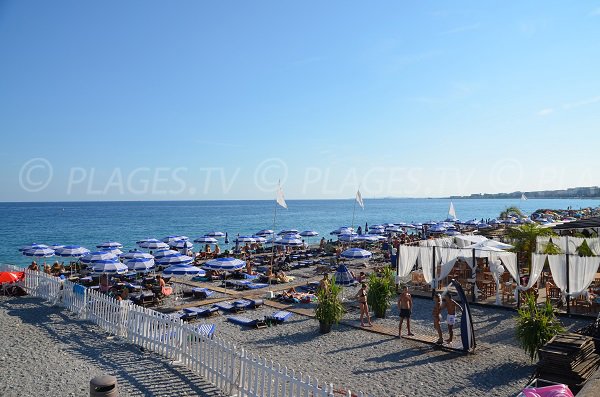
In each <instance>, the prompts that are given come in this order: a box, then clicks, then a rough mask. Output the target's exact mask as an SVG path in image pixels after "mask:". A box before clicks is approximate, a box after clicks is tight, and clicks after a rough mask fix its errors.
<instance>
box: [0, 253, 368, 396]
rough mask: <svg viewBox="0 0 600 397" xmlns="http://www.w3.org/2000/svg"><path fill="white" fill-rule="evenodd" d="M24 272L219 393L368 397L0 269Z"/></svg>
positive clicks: (96, 296) (148, 316) (36, 292)
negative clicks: (182, 368) (208, 383)
mask: <svg viewBox="0 0 600 397" xmlns="http://www.w3.org/2000/svg"><path fill="white" fill-rule="evenodd" d="M15 270H16V271H25V280H24V282H23V283H22V286H23V287H24V288H25V289H26V290H27V292H28V293H29V294H30V295H32V296H35V297H39V298H42V299H45V300H47V301H49V302H51V303H52V304H54V305H59V306H61V307H64V308H66V309H67V310H69V311H71V312H73V313H75V314H77V315H78V316H79V318H81V319H84V320H88V321H91V322H93V323H95V324H97V325H98V326H99V327H100V328H102V329H103V330H105V331H106V332H109V333H111V334H113V335H116V336H119V337H122V338H125V339H127V341H129V342H130V343H133V344H135V345H138V346H141V347H143V348H145V349H146V350H149V351H152V352H155V353H157V354H159V355H161V356H163V357H165V358H167V359H170V360H173V361H174V362H178V363H180V364H181V365H184V366H185V367H187V368H188V369H190V370H192V371H194V372H196V373H198V374H199V375H200V376H202V377H203V378H204V379H206V380H207V381H209V382H210V383H212V384H213V385H214V386H216V387H217V388H218V389H220V390H221V391H222V392H223V393H225V394H227V395H230V396H239V397H295V396H297V397H326V396H347V397H353V396H356V397H366V395H365V394H363V393H357V394H353V393H351V392H350V391H339V390H335V389H334V387H333V385H332V384H324V385H321V384H319V381H318V380H317V379H313V378H311V377H310V376H306V375H303V374H302V373H296V372H295V371H294V370H292V369H289V368H287V367H283V366H281V365H280V364H278V363H275V362H273V361H267V360H266V359H265V358H262V357H260V356H257V355H254V354H250V353H248V352H247V351H245V350H244V349H241V348H237V347H236V346H235V345H233V344H232V343H231V342H227V341H224V340H222V339H220V338H211V337H208V336H206V335H205V334H203V333H201V332H200V331H199V330H198V329H197V328H196V327H195V326H194V325H193V324H186V323H184V322H183V321H181V320H180V319H177V318H174V317H171V316H169V315H167V314H163V313H159V312H156V311H154V310H150V309H147V308H143V307H141V306H137V305H134V304H133V303H131V302H129V301H117V300H116V299H113V298H111V297H109V296H107V295H105V294H102V293H100V292H97V291H94V290H90V289H87V288H85V287H82V286H81V285H78V284H74V283H72V282H70V281H67V280H61V279H60V278H57V277H53V276H50V275H48V274H45V273H42V272H38V271H31V270H24V269H22V268H13V267H10V265H9V266H6V265H0V271H15Z"/></svg>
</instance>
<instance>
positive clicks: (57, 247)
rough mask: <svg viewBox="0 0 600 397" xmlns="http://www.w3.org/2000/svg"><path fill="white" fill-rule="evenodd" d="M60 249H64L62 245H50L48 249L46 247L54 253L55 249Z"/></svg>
mask: <svg viewBox="0 0 600 397" xmlns="http://www.w3.org/2000/svg"><path fill="white" fill-rule="evenodd" d="M62 247H64V244H51V245H50V247H48V248H50V249H53V250H54V251H56V250H57V249H59V248H62Z"/></svg>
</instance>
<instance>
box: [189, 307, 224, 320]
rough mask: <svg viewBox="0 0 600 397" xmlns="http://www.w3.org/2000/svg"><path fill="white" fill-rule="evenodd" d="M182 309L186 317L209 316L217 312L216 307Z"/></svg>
mask: <svg viewBox="0 0 600 397" xmlns="http://www.w3.org/2000/svg"><path fill="white" fill-rule="evenodd" d="M183 311H184V312H185V313H186V314H187V315H188V319H190V318H196V317H210V316H212V315H214V314H218V313H219V309H218V308H217V307H214V306H213V307H186V308H185V309H183Z"/></svg>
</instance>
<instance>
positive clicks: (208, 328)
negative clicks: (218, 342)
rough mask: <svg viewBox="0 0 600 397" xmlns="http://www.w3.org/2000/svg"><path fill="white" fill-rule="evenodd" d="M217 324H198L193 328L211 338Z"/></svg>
mask: <svg viewBox="0 0 600 397" xmlns="http://www.w3.org/2000/svg"><path fill="white" fill-rule="evenodd" d="M216 329H217V326H216V325H215V324H200V325H198V326H197V327H195V328H194V330H195V331H197V332H198V333H199V334H200V335H203V336H207V337H209V338H212V336H213V335H214V333H215V330H216Z"/></svg>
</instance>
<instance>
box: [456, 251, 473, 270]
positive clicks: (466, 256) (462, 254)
mask: <svg viewBox="0 0 600 397" xmlns="http://www.w3.org/2000/svg"><path fill="white" fill-rule="evenodd" d="M458 257H459V258H461V259H463V260H464V261H465V262H467V265H469V267H470V268H471V270H473V269H475V262H474V261H473V250H470V249H461V250H460V251H458Z"/></svg>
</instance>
